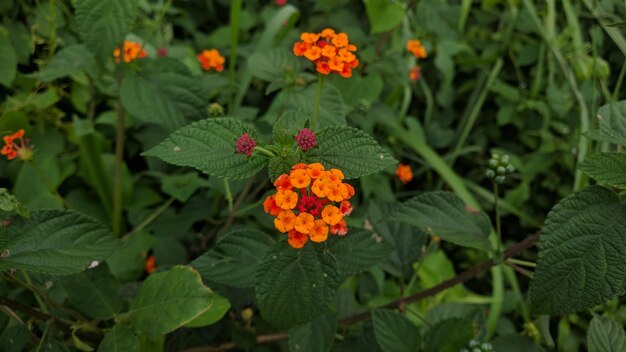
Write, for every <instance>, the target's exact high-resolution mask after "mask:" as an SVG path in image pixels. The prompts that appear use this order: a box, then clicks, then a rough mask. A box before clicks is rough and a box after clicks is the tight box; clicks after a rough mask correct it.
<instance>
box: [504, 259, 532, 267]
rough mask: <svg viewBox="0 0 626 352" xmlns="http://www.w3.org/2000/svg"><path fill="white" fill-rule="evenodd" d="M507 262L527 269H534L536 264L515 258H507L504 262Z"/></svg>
mask: <svg viewBox="0 0 626 352" xmlns="http://www.w3.org/2000/svg"><path fill="white" fill-rule="evenodd" d="M506 261H507V262H511V263H513V264H517V265H522V266H527V267H531V268H535V267H537V263H533V262H529V261H527V260H521V259H515V258H509V259H507V260H506Z"/></svg>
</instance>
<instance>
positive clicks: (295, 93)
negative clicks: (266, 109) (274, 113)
mask: <svg viewBox="0 0 626 352" xmlns="http://www.w3.org/2000/svg"><path fill="white" fill-rule="evenodd" d="M316 96H317V84H311V85H309V86H308V87H306V88H305V89H301V90H297V89H289V90H285V91H283V92H282V93H281V102H282V103H283V104H284V109H285V110H287V109H292V110H298V109H301V110H302V112H303V113H304V114H306V115H307V116H311V115H312V114H313V110H314V109H315V106H314V105H315V97H316ZM346 114H347V111H346V107H345V104H344V103H343V98H342V97H341V93H340V92H339V90H337V88H335V87H334V86H333V85H331V84H328V83H324V85H323V87H322V95H321V97H320V106H319V111H318V118H319V125H318V127H327V126H334V125H340V126H344V125H346Z"/></svg>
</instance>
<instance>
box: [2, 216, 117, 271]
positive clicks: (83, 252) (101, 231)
mask: <svg viewBox="0 0 626 352" xmlns="http://www.w3.org/2000/svg"><path fill="white" fill-rule="evenodd" d="M8 219H9V218H8V216H7V215H6V214H2V215H1V216H0V220H8ZM117 246H118V241H117V240H116V239H115V238H114V237H113V234H112V233H111V231H110V230H109V229H108V228H106V227H105V226H104V225H102V224H101V223H99V222H98V221H96V220H94V219H92V218H89V217H87V216H84V215H81V214H79V213H76V212H74V211H72V210H37V211H33V212H32V213H31V216H30V218H28V219H22V218H12V219H11V220H10V224H9V225H6V226H0V253H2V257H3V258H2V259H0V270H7V269H26V270H30V271H35V272H40V273H44V274H50V275H69V274H75V273H78V272H81V271H83V270H85V269H87V267H88V266H90V265H93V264H94V263H95V262H102V260H103V259H105V258H107V257H108V256H109V255H111V253H113V251H114V250H115V249H116V248H117Z"/></svg>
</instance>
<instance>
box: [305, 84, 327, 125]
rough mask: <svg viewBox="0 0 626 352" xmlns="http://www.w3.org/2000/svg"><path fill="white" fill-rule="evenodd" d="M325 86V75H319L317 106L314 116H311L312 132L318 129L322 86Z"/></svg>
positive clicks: (314, 108) (315, 106) (314, 109)
mask: <svg viewBox="0 0 626 352" xmlns="http://www.w3.org/2000/svg"><path fill="white" fill-rule="evenodd" d="M323 85H324V75H322V74H319V75H317V95H316V96H315V105H314V106H313V115H311V126H309V127H310V128H311V130H313V131H315V130H316V129H317V115H318V113H319V110H320V101H321V100H322V86H323Z"/></svg>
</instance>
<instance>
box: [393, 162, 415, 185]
mask: <svg viewBox="0 0 626 352" xmlns="http://www.w3.org/2000/svg"><path fill="white" fill-rule="evenodd" d="M396 176H398V178H399V179H400V181H402V183H404V184H407V183H409V182H410V181H411V180H412V179H413V170H411V167H410V166H409V165H405V164H398V167H397V168H396Z"/></svg>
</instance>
